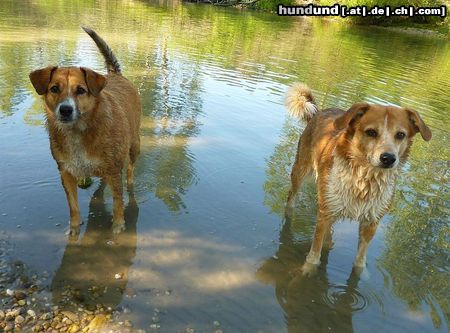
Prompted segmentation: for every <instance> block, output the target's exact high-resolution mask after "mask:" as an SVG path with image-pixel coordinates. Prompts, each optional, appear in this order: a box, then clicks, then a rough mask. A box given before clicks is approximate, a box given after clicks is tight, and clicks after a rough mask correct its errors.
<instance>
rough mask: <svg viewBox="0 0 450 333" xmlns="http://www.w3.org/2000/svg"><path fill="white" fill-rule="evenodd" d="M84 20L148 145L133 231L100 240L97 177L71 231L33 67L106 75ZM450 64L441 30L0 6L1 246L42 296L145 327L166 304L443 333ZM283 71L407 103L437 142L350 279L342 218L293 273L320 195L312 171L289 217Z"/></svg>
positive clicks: (295, 130)
mask: <svg viewBox="0 0 450 333" xmlns="http://www.w3.org/2000/svg"><path fill="white" fill-rule="evenodd" d="M81 24H86V25H90V26H92V27H93V28H95V29H96V30H97V31H98V32H99V33H100V34H101V35H102V36H103V37H104V38H105V39H106V40H107V41H108V43H109V44H110V45H111V47H112V48H113V50H114V51H115V53H116V55H117V57H118V59H119V60H120V62H121V64H122V65H123V71H124V73H125V75H126V76H127V77H129V78H130V79H131V80H132V81H133V83H134V84H135V86H136V87H137V88H138V89H139V92H140V94H141V97H142V101H143V110H144V111H143V113H144V114H143V116H142V128H141V138H142V148H141V151H142V154H141V156H140V158H139V161H138V164H137V170H136V181H135V183H136V186H135V191H134V193H130V194H129V195H128V196H127V197H126V207H127V208H126V223H127V230H126V232H125V233H123V234H121V235H119V236H113V235H112V233H111V231H110V223H111V216H112V211H111V202H112V199H111V195H110V192H109V189H107V188H106V189H105V190H104V191H103V189H102V187H101V184H100V181H98V180H96V181H95V183H94V185H93V186H92V187H91V188H89V189H87V190H80V191H79V201H80V208H81V214H82V218H83V221H84V222H85V223H84V225H83V226H82V233H81V236H80V240H79V241H78V242H68V240H67V237H66V236H65V231H66V230H67V227H68V223H67V221H68V209H67V206H66V200H65V195H64V191H63V189H62V186H61V185H60V180H59V175H58V172H57V168H56V164H55V162H54V160H53V159H52V157H51V155H50V151H49V145H48V138H47V133H46V131H45V128H44V125H43V123H44V117H43V111H42V103H41V100H40V99H39V97H38V96H37V95H36V94H35V92H34V91H33V89H32V86H31V84H30V82H29V81H28V73H29V72H30V71H31V70H33V69H36V68H40V67H44V66H47V65H49V64H57V65H77V66H78V65H82V66H88V67H91V68H93V69H95V70H97V71H99V72H104V71H105V69H104V65H103V60H102V58H101V56H100V55H99V52H98V50H97V49H96V47H95V44H94V43H93V42H92V41H91V40H90V38H89V37H88V36H87V35H86V34H85V33H84V32H83V31H82V30H81V29H80V25H81ZM449 59H450V44H449V43H448V42H447V41H445V40H441V39H436V38H429V37H423V36H411V35H405V34H401V33H394V32H388V31H387V30H378V29H372V28H358V27H346V26H342V25H338V24H335V23H330V22H324V21H320V20H301V19H291V18H284V17H283V18H278V17H276V16H274V15H271V14H264V13H256V12H250V11H239V10H233V9H222V8H215V7H212V6H201V5H193V4H183V5H182V4H179V3H176V2H175V3H173V2H165V1H160V2H157V1H152V2H149V1H95V2H94V1H78V2H64V3H62V2H60V1H21V2H16V1H12V0H7V1H2V2H1V3H0V133H1V141H0V151H1V152H2V158H1V159H0V180H1V187H0V214H1V215H0V223H1V230H2V232H1V236H0V237H1V239H2V241H3V240H4V241H5V242H6V243H5V244H7V246H3V247H4V248H3V249H2V251H3V252H5V251H6V250H8V251H7V255H8V258H11V260H17V261H20V262H22V263H23V264H24V265H27V267H29V269H30V270H31V271H33V272H36V273H37V274H44V275H45V276H47V277H48V278H47V282H46V283H47V284H48V288H47V291H46V297H47V298H48V302H49V304H60V305H61V304H64V302H65V298H64V294H63V289H64V286H66V285H68V284H69V285H71V286H72V287H73V288H75V289H77V290H78V292H79V294H81V295H82V296H83V297H80V299H81V300H80V302H83V303H87V304H89V303H96V302H102V303H103V304H105V305H107V306H111V307H112V308H118V309H122V310H124V311H123V312H124V316H125V317H126V318H129V319H132V320H133V322H134V323H135V324H136V326H138V327H142V328H144V329H147V330H149V325H150V324H151V323H152V316H153V315H154V313H160V315H159V317H160V318H159V321H160V322H159V324H160V326H161V327H160V329H159V331H160V332H180V331H184V330H185V329H186V328H194V329H195V331H196V332H197V331H198V332H212V331H214V329H215V327H214V324H213V323H214V321H218V322H219V323H220V328H221V329H222V330H223V331H224V332H351V331H354V332H412V331H415V332H446V331H447V330H448V320H449V311H450V310H449V301H448V299H449V294H450V293H449V288H448V280H449V264H448V262H449V261H448V259H449V251H448V250H449V248H448V241H449V234H448V231H449V220H448V216H449V214H448V213H449V171H448V170H449V157H450V153H449V148H448V134H449V133H448V128H449V114H450V113H449V110H448V107H449V105H450V95H449V94H448V91H449V90H450V62H449ZM295 81H303V82H307V83H308V84H309V85H310V86H311V87H312V89H313V90H314V93H315V95H316V99H317V100H318V102H319V104H320V105H321V106H323V107H325V106H338V107H343V108H348V107H349V106H350V105H351V104H352V103H354V102H356V101H369V102H374V103H375V102H376V103H388V104H393V105H405V106H409V107H412V108H414V109H415V110H417V111H419V112H420V113H421V114H422V115H423V118H424V119H425V121H426V122H427V123H428V124H429V125H430V127H431V129H432V131H433V139H432V141H430V142H429V143H424V142H422V141H421V139H420V138H419V137H418V138H417V139H416V142H415V144H414V147H413V149H412V154H411V158H410V160H409V163H408V164H407V165H406V166H405V168H404V169H405V170H404V173H403V175H402V177H401V179H400V182H399V186H398V189H399V191H398V193H397V195H396V200H395V204H394V207H393V209H392V210H391V212H390V213H389V214H388V215H386V216H385V217H384V218H383V220H382V222H381V225H380V228H379V230H378V233H377V234H376V236H375V238H374V240H373V242H372V244H371V246H370V248H369V252H368V266H367V269H366V270H365V272H364V274H363V275H362V276H361V277H357V276H355V275H353V274H351V265H352V261H353V258H354V256H355V252H356V245H357V244H356V243H357V237H356V236H357V225H356V224H355V223H351V222H348V221H343V222H341V223H338V224H336V225H335V228H334V229H335V230H334V242H335V245H334V247H333V249H332V250H331V251H330V252H326V253H324V254H323V258H322V264H321V265H320V267H319V271H318V274H317V275H316V276H315V277H314V278H305V277H302V276H301V274H299V270H298V269H299V267H301V265H302V264H303V262H304V260H305V256H306V254H307V252H308V250H309V247H310V244H311V241H310V240H311V237H312V233H313V229H314V223H315V214H316V212H317V207H316V198H315V196H316V192H315V187H314V183H313V180H310V181H308V182H306V184H305V185H304V186H303V188H302V191H301V195H300V196H299V199H298V202H297V208H296V213H295V216H294V217H293V218H292V219H291V220H285V219H284V217H283V206H284V202H285V198H286V194H287V190H288V186H289V176H288V175H289V172H290V169H291V166H292V162H293V158H294V154H295V149H296V145H297V141H298V137H299V133H300V132H301V130H302V129H303V125H302V124H299V123H298V121H296V120H294V119H291V118H289V117H288V116H287V115H286V113H285V111H284V108H283V94H284V92H285V91H286V89H287V87H288V86H289V85H290V84H291V83H293V82H295ZM111 135H114V133H111ZM103 192H104V193H103ZM115 274H120V275H121V276H122V278H121V279H119V280H118V279H115ZM93 286H94V287H95V290H97V291H96V293H95V295H93V294H92V287H93ZM155 309H156V310H155ZM155 311H156V312H155ZM158 311H159V312H158ZM216 324H217V323H216Z"/></svg>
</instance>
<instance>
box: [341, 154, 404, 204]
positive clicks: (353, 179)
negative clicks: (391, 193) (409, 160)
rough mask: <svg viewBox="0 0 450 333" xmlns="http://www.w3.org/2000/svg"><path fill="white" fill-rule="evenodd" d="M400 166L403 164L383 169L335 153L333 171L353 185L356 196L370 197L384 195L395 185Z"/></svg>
mask: <svg viewBox="0 0 450 333" xmlns="http://www.w3.org/2000/svg"><path fill="white" fill-rule="evenodd" d="M400 168H401V165H398V166H397V167H396V168H393V169H383V168H378V167H374V166H373V165H371V164H369V163H366V164H364V165H363V164H360V163H358V161H356V160H352V159H346V158H344V157H342V156H340V155H335V156H334V162H333V168H332V169H333V171H332V173H334V176H336V177H338V178H340V179H342V180H343V181H345V182H347V183H348V184H349V185H350V184H351V185H352V186H351V187H352V191H353V194H354V195H355V197H356V198H359V199H369V198H370V197H376V196H378V195H382V193H383V192H384V191H386V190H387V188H390V187H394V186H395V180H396V179H397V176H398V175H399V170H400Z"/></svg>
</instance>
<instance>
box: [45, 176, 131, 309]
mask: <svg viewBox="0 0 450 333" xmlns="http://www.w3.org/2000/svg"><path fill="white" fill-rule="evenodd" d="M104 189H105V184H104V183H103V182H101V183H100V185H99V187H98V189H97V190H96V191H95V193H94V195H93V196H92V199H91V202H90V204H89V218H88V222H87V226H86V231H85V233H84V235H83V236H82V238H81V240H80V241H69V243H68V244H67V246H66V249H65V251H64V255H63V258H62V260H61V264H60V266H59V268H58V270H57V271H56V273H55V275H54V277H53V280H52V284H51V290H52V295H53V302H54V303H55V304H63V305H64V304H65V305H67V306H70V305H71V303H72V302H75V305H76V304H79V303H81V304H84V305H95V304H103V305H105V306H111V307H115V306H117V305H118V304H119V303H120V302H121V300H122V295H123V293H124V291H125V288H126V285H127V283H128V270H129V268H130V266H131V265H132V264H133V259H134V257H135V255H136V242H137V236H136V222H137V220H138V215H139V208H138V206H137V204H136V200H135V198H134V194H133V192H129V199H128V204H127V206H126V208H125V212H124V214H125V227H126V229H125V231H124V232H122V233H120V234H118V235H115V234H113V233H112V230H111V221H112V215H111V213H110V210H109V209H107V207H106V203H105V199H104V194H103V192H104Z"/></svg>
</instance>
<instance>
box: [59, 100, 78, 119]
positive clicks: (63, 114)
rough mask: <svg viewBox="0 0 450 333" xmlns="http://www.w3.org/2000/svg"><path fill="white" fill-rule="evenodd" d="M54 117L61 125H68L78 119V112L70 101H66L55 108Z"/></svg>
mask: <svg viewBox="0 0 450 333" xmlns="http://www.w3.org/2000/svg"><path fill="white" fill-rule="evenodd" d="M56 116H57V118H58V120H59V121H61V122H62V123H70V122H73V121H75V120H76V119H77V118H78V110H77V108H76V106H75V102H74V101H73V100H72V99H67V100H65V101H63V102H62V103H60V104H59V105H58V107H57V108H56Z"/></svg>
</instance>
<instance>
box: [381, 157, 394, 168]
mask: <svg viewBox="0 0 450 333" xmlns="http://www.w3.org/2000/svg"><path fill="white" fill-rule="evenodd" d="M396 161H397V157H396V156H395V155H394V154H391V153H383V154H381V155H380V167H382V168H386V169H387V168H392V167H393V166H394V165H395V162H396Z"/></svg>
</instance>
